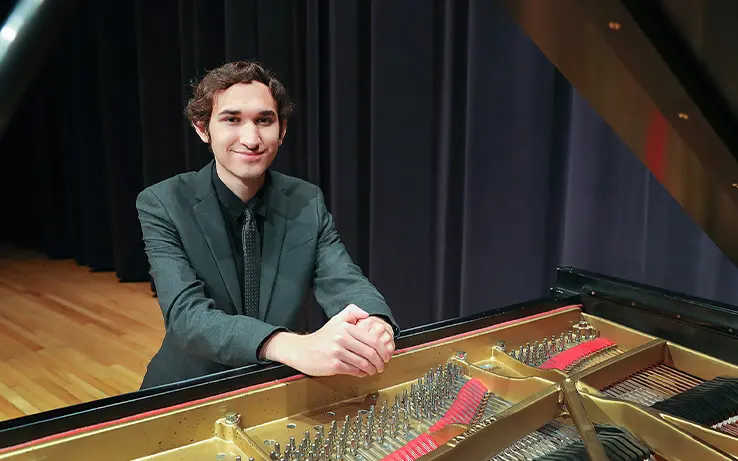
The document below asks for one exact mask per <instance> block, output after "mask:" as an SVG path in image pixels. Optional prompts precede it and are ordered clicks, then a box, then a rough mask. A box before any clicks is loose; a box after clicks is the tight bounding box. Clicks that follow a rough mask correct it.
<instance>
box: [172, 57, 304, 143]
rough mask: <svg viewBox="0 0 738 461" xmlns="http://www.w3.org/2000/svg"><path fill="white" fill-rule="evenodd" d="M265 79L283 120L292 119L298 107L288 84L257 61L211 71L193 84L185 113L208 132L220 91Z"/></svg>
mask: <svg viewBox="0 0 738 461" xmlns="http://www.w3.org/2000/svg"><path fill="white" fill-rule="evenodd" d="M254 81H256V82H261V83H263V84H264V85H266V86H267V87H268V88H269V91H270V92H271V93H272V97H273V98H274V100H275V101H276V102H277V117H278V121H279V123H280V126H282V122H284V121H286V120H288V119H289V117H290V115H292V110H293V108H294V106H293V104H292V102H291V101H290V97H289V95H288V94H287V90H286V89H285V87H284V85H282V83H281V82H280V81H279V80H277V78H276V76H275V75H274V74H273V73H272V71H270V70H268V69H266V68H264V67H263V66H262V65H261V64H259V63H258V62H255V61H234V62H229V63H226V64H223V65H222V66H220V67H218V68H216V69H213V70H210V71H209V72H207V73H206V74H205V76H204V77H203V78H202V79H201V80H200V81H195V82H193V83H192V88H193V90H194V94H193V96H192V98H191V99H190V100H189V101H188V102H187V106H186V107H185V115H186V116H187V118H188V119H189V120H190V122H191V123H192V124H194V125H198V124H200V123H202V124H203V126H204V128H205V130H206V131H207V127H208V123H209V122H210V116H211V115H212V112H213V100H214V98H215V95H216V94H217V93H218V92H220V91H225V90H227V89H228V88H230V87H231V86H233V85H235V84H237V83H250V82H254Z"/></svg>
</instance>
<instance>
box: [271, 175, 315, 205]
mask: <svg viewBox="0 0 738 461" xmlns="http://www.w3.org/2000/svg"><path fill="white" fill-rule="evenodd" d="M271 176H272V182H273V185H274V186H275V187H277V188H279V190H281V191H282V193H283V194H284V195H285V196H286V197H287V198H293V197H294V198H296V197H302V198H307V199H313V198H316V197H318V196H320V197H322V195H323V192H322V191H321V189H320V187H318V185H316V184H313V183H311V182H309V181H306V180H304V179H300V178H297V177H295V176H290V175H287V174H284V173H280V172H278V171H273V170H272V171H271Z"/></svg>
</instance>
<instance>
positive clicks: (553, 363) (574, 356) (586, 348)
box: [541, 338, 615, 371]
mask: <svg viewBox="0 0 738 461" xmlns="http://www.w3.org/2000/svg"><path fill="white" fill-rule="evenodd" d="M612 346H615V343H614V342H612V341H610V340H608V339H605V338H595V339H593V340H591V341H587V342H584V343H582V344H578V345H576V346H574V347H572V348H571V349H567V350H565V351H563V352H560V353H558V354H556V355H554V356H553V357H551V358H550V359H548V360H547V361H546V362H545V363H544V364H543V365H541V368H542V369H544V370H551V369H556V370H561V371H564V370H566V369H567V368H569V367H570V366H571V365H573V364H575V363H576V362H578V361H579V360H582V359H583V358H585V357H587V356H588V355H590V354H594V353H595V352H599V351H601V350H603V349H607V348H608V347H612Z"/></svg>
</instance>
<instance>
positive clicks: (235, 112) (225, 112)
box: [218, 109, 277, 117]
mask: <svg viewBox="0 0 738 461" xmlns="http://www.w3.org/2000/svg"><path fill="white" fill-rule="evenodd" d="M221 115H241V111H240V110H238V109H223V110H221V111H220V112H218V117H220V116H221ZM259 115H261V116H264V115H270V116H272V117H276V116H277V114H276V113H274V111H273V110H271V109H267V110H262V111H261V112H259Z"/></svg>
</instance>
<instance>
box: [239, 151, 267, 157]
mask: <svg viewBox="0 0 738 461" xmlns="http://www.w3.org/2000/svg"><path fill="white" fill-rule="evenodd" d="M233 153H235V154H238V155H248V156H249V157H257V156H259V155H264V152H239V151H233Z"/></svg>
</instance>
